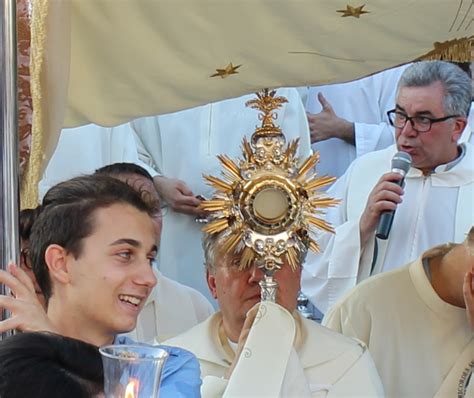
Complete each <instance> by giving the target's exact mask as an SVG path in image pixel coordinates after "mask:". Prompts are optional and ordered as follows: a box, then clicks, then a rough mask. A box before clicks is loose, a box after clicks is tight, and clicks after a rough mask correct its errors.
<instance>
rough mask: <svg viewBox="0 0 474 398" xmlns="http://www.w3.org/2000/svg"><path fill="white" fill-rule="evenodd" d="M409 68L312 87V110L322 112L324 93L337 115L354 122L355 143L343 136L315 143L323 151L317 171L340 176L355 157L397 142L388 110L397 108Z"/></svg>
mask: <svg viewBox="0 0 474 398" xmlns="http://www.w3.org/2000/svg"><path fill="white" fill-rule="evenodd" d="M407 67H408V65H403V66H399V67H397V68H393V69H388V70H385V71H383V72H380V73H376V74H374V75H371V76H368V77H365V78H363V79H359V80H354V81H351V82H347V83H342V84H330V85H326V86H317V87H310V88H309V90H308V100H307V103H306V110H307V111H308V112H311V113H319V112H321V110H322V108H321V104H320V103H319V101H318V97H317V95H318V93H319V92H321V93H322V94H323V95H324V97H325V98H326V99H327V100H328V102H329V103H330V104H331V106H332V108H333V109H334V112H335V113H336V115H337V116H339V117H341V118H343V119H346V120H348V121H349V122H353V123H354V133H355V136H354V138H355V146H354V145H352V144H350V143H348V142H346V141H344V140H342V139H339V138H330V139H328V140H325V141H321V142H317V143H314V144H313V150H314V151H319V152H320V163H319V164H318V165H317V166H316V170H317V171H318V172H319V173H320V174H321V175H325V174H328V175H331V176H335V177H340V176H341V175H343V174H344V172H345V171H346V169H347V168H348V167H349V165H350V164H351V162H352V161H353V160H354V159H355V158H357V157H359V156H361V155H364V154H365V153H368V152H372V151H376V150H379V149H383V148H386V147H387V146H389V145H392V144H393V143H394V134H393V129H392V128H391V127H390V126H389V125H387V124H386V122H387V111H389V110H391V109H393V108H395V94H396V88H397V84H398V80H399V78H400V76H401V74H402V73H403V71H404V70H405V69H406V68H407Z"/></svg>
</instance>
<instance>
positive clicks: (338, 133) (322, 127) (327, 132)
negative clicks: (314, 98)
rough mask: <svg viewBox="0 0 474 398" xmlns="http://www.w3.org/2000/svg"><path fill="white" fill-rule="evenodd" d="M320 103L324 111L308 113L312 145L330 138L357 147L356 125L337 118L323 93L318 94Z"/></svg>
mask: <svg viewBox="0 0 474 398" xmlns="http://www.w3.org/2000/svg"><path fill="white" fill-rule="evenodd" d="M318 101H319V103H320V104H321V106H322V107H323V109H322V111H321V112H319V113H309V112H307V113H306V116H307V118H308V125H309V131H310V136H311V143H312V144H314V143H315V142H320V141H325V140H327V139H329V138H340V139H342V140H344V141H346V142H348V143H350V144H352V145H355V138H354V124H353V123H351V122H349V121H347V120H345V119H343V118H340V117H339V116H337V115H336V113H335V112H334V110H333V109H332V106H331V104H330V103H329V102H328V101H327V100H326V98H324V95H323V94H322V93H318Z"/></svg>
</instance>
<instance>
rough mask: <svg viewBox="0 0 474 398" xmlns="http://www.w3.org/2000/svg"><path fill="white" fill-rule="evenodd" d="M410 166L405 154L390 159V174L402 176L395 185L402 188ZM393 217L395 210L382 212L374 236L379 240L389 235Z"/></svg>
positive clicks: (397, 154)
mask: <svg viewBox="0 0 474 398" xmlns="http://www.w3.org/2000/svg"><path fill="white" fill-rule="evenodd" d="M410 166H411V156H410V155H409V154H408V153H406V152H401V151H400V152H397V153H396V154H395V155H394V156H393V158H392V172H393V173H398V174H400V175H401V176H402V179H401V180H400V181H397V182H396V184H398V185H400V186H403V182H404V181H405V176H406V174H407V173H408V170H409V169H410ZM394 216H395V210H388V211H384V212H382V214H381V215H380V220H379V225H378V227H377V233H376V234H375V236H376V237H377V238H379V239H383V240H386V239H387V238H388V235H389V234H390V229H391V228H392V223H393V217H394Z"/></svg>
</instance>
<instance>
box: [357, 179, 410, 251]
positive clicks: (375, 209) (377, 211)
mask: <svg viewBox="0 0 474 398" xmlns="http://www.w3.org/2000/svg"><path fill="white" fill-rule="evenodd" d="M401 179H402V176H401V175H400V174H398V173H392V172H390V173H386V174H384V175H383V176H382V177H380V180H379V181H378V182H377V184H376V185H375V187H374V189H372V192H371V193H370V195H369V198H368V199H367V205H366V206H365V210H364V212H363V213H362V216H361V218H360V223H359V229H360V242H361V247H363V246H364V245H365V244H366V243H367V241H368V239H369V238H370V236H372V235H373V233H374V232H375V230H376V229H377V225H378V223H379V219H380V215H381V214H382V212H384V211H390V210H395V209H396V208H397V205H398V204H399V203H401V202H402V195H403V188H402V187H400V186H399V185H398V184H396V182H397V181H400V180H401Z"/></svg>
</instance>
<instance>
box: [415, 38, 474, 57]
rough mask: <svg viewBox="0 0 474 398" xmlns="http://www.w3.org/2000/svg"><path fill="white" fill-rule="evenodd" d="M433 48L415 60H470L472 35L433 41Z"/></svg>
mask: <svg viewBox="0 0 474 398" xmlns="http://www.w3.org/2000/svg"><path fill="white" fill-rule="evenodd" d="M433 47H434V50H431V51H430V52H427V53H426V54H425V55H422V56H421V57H419V58H417V60H423V61H426V60H441V61H455V62H471V61H472V58H473V54H474V36H470V37H461V38H460V39H453V40H447V41H445V42H442V43H440V42H435V43H433Z"/></svg>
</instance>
